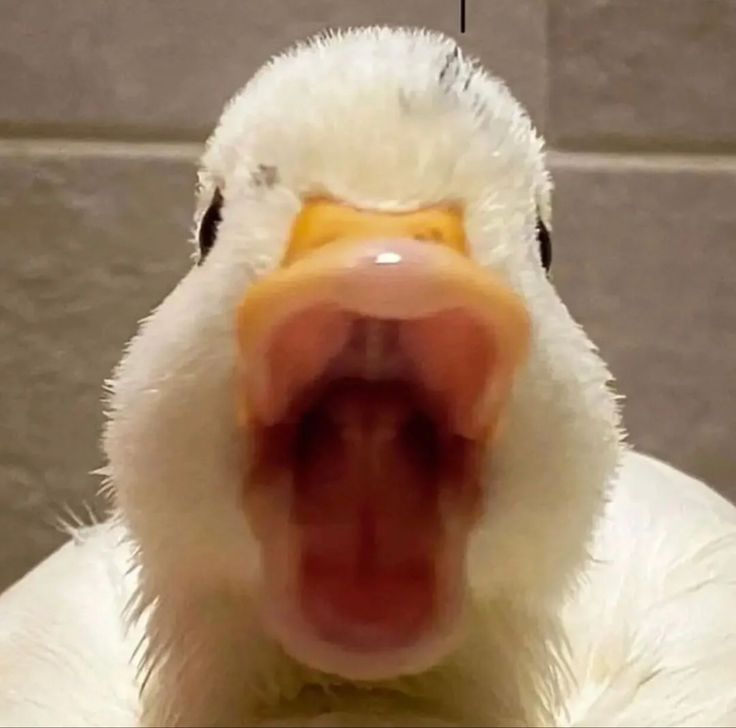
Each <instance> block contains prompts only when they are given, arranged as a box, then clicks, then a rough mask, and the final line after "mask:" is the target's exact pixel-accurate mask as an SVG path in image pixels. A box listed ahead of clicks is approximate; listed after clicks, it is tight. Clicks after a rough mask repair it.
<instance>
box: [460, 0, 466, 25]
mask: <svg viewBox="0 0 736 728" xmlns="http://www.w3.org/2000/svg"><path fill="white" fill-rule="evenodd" d="M460 32H461V33H464V32H465V0H460Z"/></svg>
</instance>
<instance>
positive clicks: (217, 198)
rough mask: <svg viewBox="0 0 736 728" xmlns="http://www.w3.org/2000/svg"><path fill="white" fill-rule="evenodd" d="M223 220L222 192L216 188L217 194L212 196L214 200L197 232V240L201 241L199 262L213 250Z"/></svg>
mask: <svg viewBox="0 0 736 728" xmlns="http://www.w3.org/2000/svg"><path fill="white" fill-rule="evenodd" d="M221 220H222V192H220V190H219V188H218V189H216V190H215V194H214V195H213V197H212V202H210V206H209V207H208V208H207V212H205V213H204V216H203V217H202V222H201V223H200V224H199V232H198V234H197V242H198V243H199V262H200V263H201V262H202V261H203V260H204V259H205V257H207V253H209V252H210V250H212V246H213V245H214V244H215V240H217V228H218V227H219V226H220V221H221Z"/></svg>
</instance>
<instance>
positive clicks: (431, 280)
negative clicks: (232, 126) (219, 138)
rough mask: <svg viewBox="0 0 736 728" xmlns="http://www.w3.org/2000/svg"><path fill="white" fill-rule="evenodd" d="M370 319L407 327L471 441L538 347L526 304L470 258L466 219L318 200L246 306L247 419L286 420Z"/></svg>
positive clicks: (411, 353)
mask: <svg viewBox="0 0 736 728" xmlns="http://www.w3.org/2000/svg"><path fill="white" fill-rule="evenodd" d="M359 320H371V321H374V322H397V324H398V326H399V328H400V329H401V331H400V334H399V335H400V338H401V344H400V345H401V346H403V347H404V349H405V353H406V356H407V357H408V358H409V359H411V360H412V361H413V363H414V366H415V368H416V369H417V370H418V371H417V375H418V376H419V377H420V378H422V379H423V382H424V385H425V387H426V388H427V390H429V391H442V390H447V389H448V388H449V389H450V390H451V391H450V392H448V394H449V395H450V396H449V397H448V400H451V404H452V406H451V409H452V413H451V415H452V416H451V419H452V422H453V426H455V427H456V428H457V429H458V431H459V432H461V433H462V434H467V435H470V436H475V435H477V434H478V431H479V430H483V429H486V430H487V429H488V428H489V427H491V426H492V424H493V423H494V422H495V421H496V420H497V417H498V415H499V413H500V406H501V405H502V403H503V401H504V399H505V396H506V394H507V393H508V389H509V387H510V385H511V382H512V377H513V374H514V372H515V370H516V369H517V367H518V366H519V364H520V363H521V362H522V361H523V359H524V357H525V355H526V350H527V346H528V338H529V318H528V315H527V312H526V308H525V307H524V304H523V302H522V300H521V298H520V297H519V296H518V295H517V294H516V293H514V292H513V291H512V290H511V289H509V288H508V286H506V285H505V284H504V282H503V281H502V280H501V278H500V277H498V276H495V275H493V274H492V273H489V272H488V271H486V270H483V269H481V268H479V267H478V266H476V265H475V264H474V263H473V262H472V261H471V260H470V258H469V257H468V252H467V242H466V239H465V233H464V227H463V224H462V216H461V213H460V211H459V210H457V209H455V208H451V207H447V208H430V209H426V210H420V211H417V212H410V213H398V214H392V213H380V212H372V211H362V210H356V209H354V208H351V207H347V206H345V205H342V204H340V203H336V202H331V201H327V200H317V201H313V202H310V203H307V204H306V205H305V206H304V208H303V210H302V211H301V213H300V214H299V215H298V217H297V219H296V221H295V223H294V226H293V230H292V235H291V238H290V241H289V245H288V247H287V250H286V253H285V255H284V258H283V262H282V265H281V268H280V270H279V271H277V272H276V273H275V274H273V275H271V276H269V277H267V278H265V279H264V280H262V281H260V282H258V283H256V284H255V285H253V286H252V287H251V289H250V290H249V291H248V293H247V295H246V296H245V297H244V299H243V301H242V304H241V306H240V308H239V311H238V327H237V328H238V335H239V339H240V349H241V352H242V354H243V360H244V362H245V366H244V378H243V380H242V383H243V384H244V385H245V388H244V398H243V399H241V402H242V404H243V405H244V409H243V410H242V412H241V414H242V415H243V416H244V417H245V418H246V419H248V418H253V419H255V420H258V421H261V422H264V423H270V422H275V421H277V420H278V418H280V417H283V416H284V414H285V412H286V409H287V408H288V404H289V402H291V401H293V400H294V399H295V398H298V395H299V393H300V392H301V391H302V390H303V389H304V388H305V387H307V386H308V385H309V384H310V382H312V381H313V380H314V379H315V378H316V377H318V376H319V375H320V374H321V373H323V371H324V370H325V368H326V367H327V365H328V364H329V362H330V360H331V359H332V358H333V357H335V356H337V355H338V354H339V352H340V351H341V350H342V349H343V348H344V347H345V346H346V345H347V343H348V339H349V337H350V333H351V328H352V327H354V325H355V323H356V321H359ZM402 322H403V324H404V325H402ZM376 346H377V348H379V349H380V344H379V343H376ZM372 354H373V355H374V356H375V357H379V358H380V356H381V354H380V352H379V351H374V352H372ZM370 355H371V353H370V352H368V351H366V357H365V362H364V366H365V367H366V369H365V371H364V373H365V375H366V376H371V372H370V371H369V369H370V366H371V364H370ZM376 366H377V367H378V368H379V369H380V362H376ZM374 374H375V375H376V376H380V372H374Z"/></svg>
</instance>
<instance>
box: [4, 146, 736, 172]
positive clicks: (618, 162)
mask: <svg viewBox="0 0 736 728" xmlns="http://www.w3.org/2000/svg"><path fill="white" fill-rule="evenodd" d="M203 151H204V144H203V143H198V142H181V141H171V142H162V141H103V140H81V139H33V138H31V139H25V138H14V139H3V138H0V155H5V156H9V155H13V156H43V157H52V158H53V157H56V158H65V157H109V158H115V159H146V158H151V157H154V158H157V159H171V160H180V161H186V162H196V161H197V160H198V159H199V157H200V156H201V154H202V152H203ZM547 159H548V161H549V164H550V166H553V167H554V166H559V167H566V168H568V169H580V170H586V169H587V170H593V169H600V168H603V167H605V168H607V169H620V170H634V171H636V170H642V171H647V170H648V171H676V170H681V169H689V170H696V171H697V170H702V171H709V172H714V171H725V172H734V171H736V155H727V154H726V155H724V154H720V155H719V154H690V153H679V152H678V153H664V152H621V151H615V152H614V151H579V152H578V151H571V150H564V151H563V150H559V149H549V150H548V152H547Z"/></svg>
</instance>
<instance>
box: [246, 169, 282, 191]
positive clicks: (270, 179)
mask: <svg viewBox="0 0 736 728" xmlns="http://www.w3.org/2000/svg"><path fill="white" fill-rule="evenodd" d="M250 179H251V182H252V183H253V185H254V186H255V187H273V186H274V185H275V184H276V183H277V182H278V181H279V171H278V169H277V168H276V167H274V166H273V165H272V164H259V165H258V167H257V168H256V170H255V171H254V172H252V173H251V176H250Z"/></svg>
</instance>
